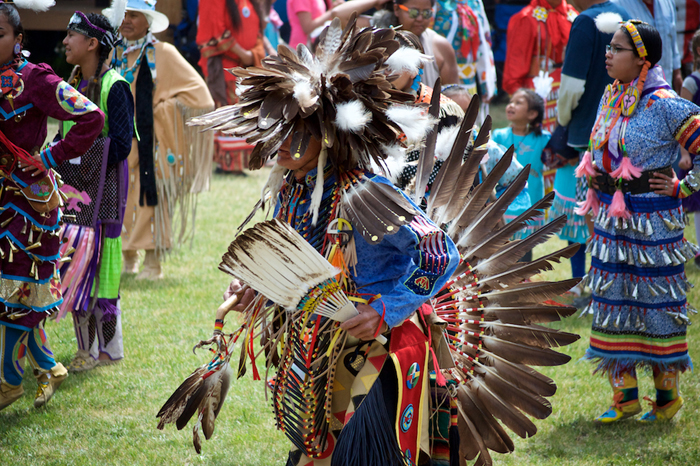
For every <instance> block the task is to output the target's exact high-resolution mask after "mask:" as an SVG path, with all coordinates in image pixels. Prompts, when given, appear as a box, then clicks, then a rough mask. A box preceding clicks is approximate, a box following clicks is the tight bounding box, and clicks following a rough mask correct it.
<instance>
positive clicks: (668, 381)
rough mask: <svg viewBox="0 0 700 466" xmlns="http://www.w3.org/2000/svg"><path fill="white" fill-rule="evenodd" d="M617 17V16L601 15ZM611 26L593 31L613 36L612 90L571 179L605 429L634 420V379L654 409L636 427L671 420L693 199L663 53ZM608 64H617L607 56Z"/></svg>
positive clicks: (688, 115) (682, 118)
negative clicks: (585, 240)
mask: <svg viewBox="0 0 700 466" xmlns="http://www.w3.org/2000/svg"><path fill="white" fill-rule="evenodd" d="M612 16H618V15H614V14H613V15H612ZM619 20H620V18H619V16H618V17H617V18H610V19H609V21H608V22H607V23H606V22H603V21H600V22H599V21H597V20H596V23H597V24H596V25H597V26H598V28H599V29H600V30H601V31H603V32H607V33H613V32H614V35H613V38H612V40H611V42H610V50H609V51H608V53H607V54H606V56H605V68H606V69H607V72H608V74H609V75H610V77H611V78H613V79H615V82H614V83H613V84H610V85H608V86H607V88H606V90H605V92H604V94H603V97H602V99H601V101H600V106H599V110H598V116H597V117H596V122H595V124H594V126H593V131H592V132H591V140H590V146H589V152H587V153H586V154H585V155H584V156H583V158H582V161H581V164H580V165H579V167H578V169H577V170H576V172H577V176H579V177H583V176H588V180H589V189H588V194H587V198H586V202H585V203H583V204H582V205H581V208H580V209H579V210H578V211H577V213H578V214H579V215H585V213H586V212H588V211H592V212H593V216H594V217H595V218H594V230H593V238H592V240H591V241H590V243H589V246H588V248H589V249H588V251H589V252H590V253H591V256H592V259H591V268H590V270H589V272H588V277H587V278H588V284H589V285H590V287H591V288H592V290H593V297H592V301H591V304H590V305H589V307H588V308H587V309H588V310H589V313H590V314H592V315H593V328H592V331H591V339H590V346H589V348H588V351H587V352H586V356H585V357H586V358H587V359H590V360H592V361H595V362H596V363H597V368H596V372H601V373H603V374H605V375H607V376H608V378H609V380H610V384H611V386H612V389H613V402H612V404H611V406H610V408H609V409H608V410H607V411H605V412H604V413H603V414H601V415H600V416H598V417H597V418H596V419H595V420H596V422H598V423H600V424H610V423H613V422H617V421H620V420H622V419H625V418H629V417H632V416H635V415H637V414H638V413H640V412H641V411H642V406H641V404H640V400H639V395H640V393H639V388H638V386H637V369H638V368H647V369H651V371H652V373H653V378H654V385H655V388H656V399H655V400H652V399H651V398H649V397H644V399H646V400H648V401H649V402H650V404H651V409H650V410H649V411H648V412H647V413H646V414H644V415H643V416H642V417H641V419H640V421H643V422H647V423H656V422H659V421H666V420H669V419H671V418H672V417H673V416H674V415H675V414H676V413H677V412H678V410H679V409H680V408H681V406H682V405H683V398H681V397H680V394H679V386H678V384H679V376H680V373H681V372H685V371H686V370H687V369H690V368H692V363H691V360H690V356H689V354H688V344H687V341H686V331H687V326H688V323H689V319H688V310H689V309H690V308H691V307H690V305H689V304H688V302H687V299H686V293H687V292H688V290H689V289H690V284H689V283H688V280H687V278H686V275H685V262H686V261H688V260H691V259H693V257H694V256H695V254H696V252H697V250H698V249H697V246H695V245H693V244H691V243H689V242H688V241H686V239H685V238H684V237H683V230H684V228H685V221H684V214H683V208H682V205H681V198H684V197H686V196H688V195H690V194H692V193H693V192H695V191H697V190H698V189H699V188H700V169H698V164H697V163H698V162H700V157H698V154H699V153H700V108H698V107H697V106H696V105H694V104H693V103H691V102H689V101H687V100H685V99H681V98H679V97H678V95H677V94H676V93H675V92H673V90H672V89H671V86H669V84H668V83H667V82H666V80H665V79H664V73H663V70H662V68H661V67H660V66H658V65H657V63H658V62H659V60H660V59H661V53H662V43H661V37H660V35H659V32H658V31H657V30H656V29H655V28H654V27H653V26H650V25H649V24H646V23H642V22H640V21H634V20H632V21H627V22H624V23H622V26H620V22H619ZM615 52H616V53H615ZM681 147H684V148H685V149H686V150H687V151H688V152H689V153H690V154H691V156H692V157H694V158H695V163H696V165H695V168H693V169H692V170H691V171H690V173H688V175H686V177H685V178H684V180H683V181H680V180H678V179H677V178H676V176H675V174H674V172H673V169H672V168H671V164H672V163H673V161H674V160H675V159H676V156H677V154H678V151H679V149H680V148H681Z"/></svg>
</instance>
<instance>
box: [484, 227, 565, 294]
mask: <svg viewBox="0 0 700 466" xmlns="http://www.w3.org/2000/svg"><path fill="white" fill-rule="evenodd" d="M565 224H566V216H565V215H562V216H560V217H558V218H556V219H555V220H553V221H552V222H549V223H548V224H546V225H545V226H543V227H542V228H540V229H538V230H537V231H535V232H534V233H533V234H531V235H530V236H528V237H527V238H525V239H522V240H518V241H511V242H510V243H509V244H508V245H507V246H505V247H504V248H502V249H500V250H499V251H498V252H497V253H496V254H493V255H491V257H489V258H488V259H485V260H483V261H481V262H479V263H478V264H477V265H476V267H474V271H475V272H476V273H478V274H480V275H481V276H483V277H486V276H490V275H495V274H499V273H501V272H503V271H505V270H507V269H508V268H509V267H511V266H513V265H514V264H515V263H516V262H517V261H519V260H520V259H521V258H522V257H523V256H524V255H525V253H527V252H528V251H531V250H532V248H534V247H535V246H537V245H538V244H542V243H544V242H545V241H547V240H548V239H549V238H550V237H551V236H552V235H554V234H555V233H557V232H558V231H559V230H561V229H562V227H563V226H564V225H565ZM571 286H573V285H571ZM564 291H566V290H564ZM564 291H562V293H563V292H564Z"/></svg>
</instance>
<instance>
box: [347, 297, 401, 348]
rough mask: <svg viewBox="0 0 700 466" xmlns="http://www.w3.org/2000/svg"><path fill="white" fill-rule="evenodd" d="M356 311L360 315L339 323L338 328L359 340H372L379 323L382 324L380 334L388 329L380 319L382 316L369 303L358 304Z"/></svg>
mask: <svg viewBox="0 0 700 466" xmlns="http://www.w3.org/2000/svg"><path fill="white" fill-rule="evenodd" d="M357 312H359V313H360V315H357V316H355V317H353V318H352V319H349V320H346V321H345V322H343V323H342V324H340V328H342V329H343V330H345V331H347V332H348V333H349V334H350V335H351V336H353V337H355V338H358V339H360V340H374V335H375V334H376V333H377V328H378V327H379V326H380V325H381V326H382V328H381V330H380V331H379V333H380V334H382V333H384V332H386V331H387V330H389V326H388V325H387V324H386V322H384V321H383V320H382V316H380V315H379V313H378V312H377V311H376V310H375V309H374V308H373V307H372V306H370V305H369V304H358V305H357Z"/></svg>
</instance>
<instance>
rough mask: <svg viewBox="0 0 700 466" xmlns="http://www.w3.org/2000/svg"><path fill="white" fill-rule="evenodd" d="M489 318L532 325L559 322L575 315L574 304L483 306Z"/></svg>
mask: <svg viewBox="0 0 700 466" xmlns="http://www.w3.org/2000/svg"><path fill="white" fill-rule="evenodd" d="M481 309H482V312H483V313H484V317H485V318H487V319H498V320H500V321H502V322H504V323H507V324H518V325H531V324H543V323H548V322H558V321H560V320H561V319H562V318H564V317H569V316H572V315H574V313H575V312H576V308H575V307H574V306H550V305H544V304H534V305H527V306H511V307H501V306H486V307H484V308H481Z"/></svg>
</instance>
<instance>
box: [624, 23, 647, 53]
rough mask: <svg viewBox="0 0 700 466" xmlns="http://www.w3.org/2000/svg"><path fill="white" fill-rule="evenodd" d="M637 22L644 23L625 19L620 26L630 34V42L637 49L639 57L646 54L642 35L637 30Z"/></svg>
mask: <svg viewBox="0 0 700 466" xmlns="http://www.w3.org/2000/svg"><path fill="white" fill-rule="evenodd" d="M637 24H645V23H642V21H633V20H630V21H625V22H624V23H622V27H624V28H625V29H626V30H627V32H629V33H630V36H632V42H634V47H635V48H636V49H637V53H638V54H639V57H640V58H646V56H647V49H646V47H644V42H642V36H640V35H639V31H638V30H637V26H636V25H637Z"/></svg>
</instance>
